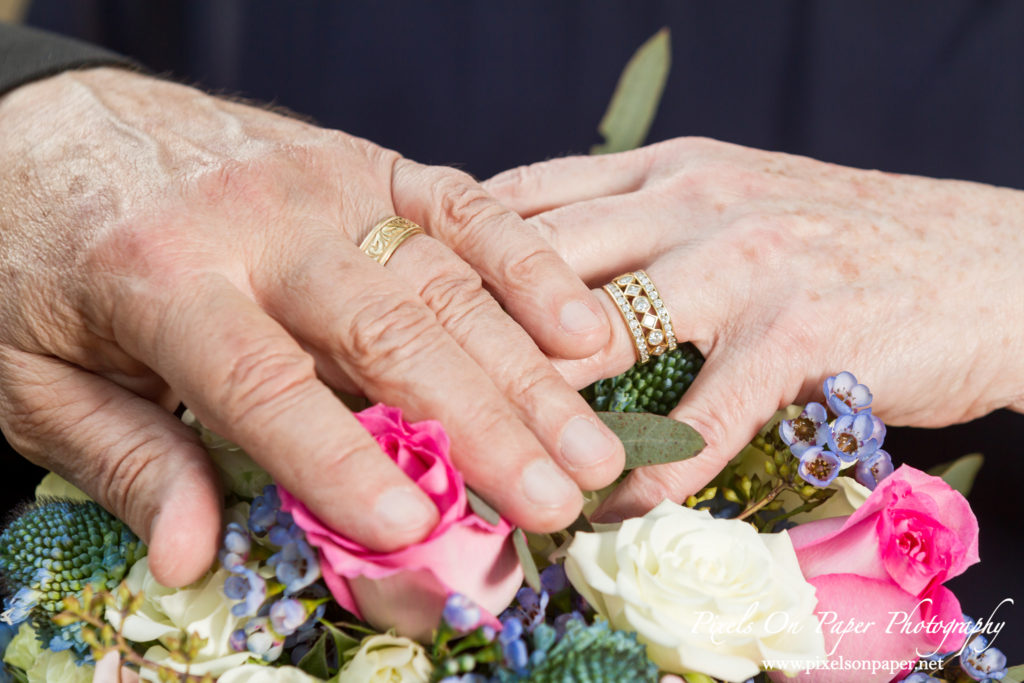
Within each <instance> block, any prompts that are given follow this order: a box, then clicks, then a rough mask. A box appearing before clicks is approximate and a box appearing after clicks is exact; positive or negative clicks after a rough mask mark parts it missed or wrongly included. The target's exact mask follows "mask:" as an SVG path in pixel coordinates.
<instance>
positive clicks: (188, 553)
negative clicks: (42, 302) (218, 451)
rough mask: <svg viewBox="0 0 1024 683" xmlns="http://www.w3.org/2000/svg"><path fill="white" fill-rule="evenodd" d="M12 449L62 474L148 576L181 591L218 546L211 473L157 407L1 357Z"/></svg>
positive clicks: (18, 354) (98, 383)
mask: <svg viewBox="0 0 1024 683" xmlns="http://www.w3.org/2000/svg"><path fill="white" fill-rule="evenodd" d="M0 402H2V404H3V405H2V408H3V410H2V411H0V420H2V421H3V424H2V427H3V431H4V433H5V434H6V435H7V437H8V440H9V441H10V442H11V445H12V446H14V448H15V449H16V450H17V451H18V452H19V453H21V454H23V455H24V456H25V457H27V458H28V459H29V460H31V461H32V462H34V463H36V464H38V465H41V466H42V467H46V468H47V469H50V470H52V471H54V472H56V473H57V474H59V475H61V476H62V477H64V478H65V479H67V480H68V481H70V482H72V483H74V484H75V485H76V486H78V487H79V488H81V489H82V490H83V491H85V492H86V493H87V494H89V496H91V497H92V498H93V499H94V500H95V501H96V502H97V503H99V504H100V505H102V506H103V507H104V508H106V509H107V510H109V511H110V512H111V513H112V514H114V515H115V516H117V517H118V518H120V519H122V520H124V521H125V522H126V523H127V524H128V526H130V527H131V529H132V530H133V531H134V532H135V533H136V534H137V535H138V536H139V537H140V538H141V539H142V540H143V541H144V542H145V543H147V544H148V545H149V564H150V568H151V570H152V572H153V575H154V577H155V578H156V579H157V580H158V581H159V582H160V583H162V584H164V585H168V586H183V585H186V584H189V583H191V582H192V581H194V580H196V579H197V578H199V577H200V576H202V574H203V573H204V572H205V571H206V570H207V569H208V568H209V567H210V565H211V564H212V562H213V559H214V557H215V555H216V552H217V546H218V542H219V538H220V501H221V494H220V492H219V485H218V478H217V473H216V471H215V470H214V469H213V466H212V464H211V463H210V460H209V458H208V456H207V455H206V452H205V451H204V450H203V448H202V447H201V446H200V445H199V441H198V439H197V437H196V436H195V434H194V433H193V432H192V430H191V429H189V428H188V427H187V426H185V425H184V424H182V423H181V422H180V421H179V420H177V419H176V418H175V417H174V416H173V415H172V414H170V413H168V412H167V411H165V410H164V409H162V408H161V407H159V406H158V405H156V404H154V403H151V402H150V401H147V400H145V399H143V398H141V397H139V396H137V395H136V394H133V393H131V392H129V391H127V390H126V389H123V388H122V387H120V386H118V385H116V384H114V383H113V382H111V381H109V380H107V379H105V378H103V377H100V376H98V375H94V374H92V373H89V372H86V371H84V370H81V369H79V368H77V367H75V366H72V365H69V364H67V363H64V362H63V361H60V360H56V359H53V358H48V357H44V356H38V355H35V354H30V353H26V352H23V351H18V350H15V349H11V348H9V347H8V348H3V349H2V350H0Z"/></svg>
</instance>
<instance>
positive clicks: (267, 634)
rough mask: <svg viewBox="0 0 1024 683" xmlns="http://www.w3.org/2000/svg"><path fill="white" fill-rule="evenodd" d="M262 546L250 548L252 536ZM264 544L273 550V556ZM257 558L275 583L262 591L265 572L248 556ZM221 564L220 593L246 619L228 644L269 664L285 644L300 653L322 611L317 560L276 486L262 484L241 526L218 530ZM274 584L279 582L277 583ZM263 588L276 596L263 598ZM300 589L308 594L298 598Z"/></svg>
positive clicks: (264, 591)
mask: <svg viewBox="0 0 1024 683" xmlns="http://www.w3.org/2000/svg"><path fill="white" fill-rule="evenodd" d="M256 538H261V539H263V544H264V545H259V546H256V547H255V548H254V546H253V540H254V539H256ZM267 546H269V547H270V548H274V547H276V548H277V551H276V552H274V553H273V554H270V555H269V557H268V553H270V550H268V549H267ZM256 556H258V558H259V559H260V560H261V562H260V564H261V565H262V566H263V567H267V568H270V569H272V570H273V572H274V578H273V579H270V581H272V582H276V583H275V584H274V585H273V586H271V588H272V589H273V590H269V591H268V585H267V584H268V579H267V578H264V576H265V575H267V574H269V572H265V571H264V572H263V573H262V574H261V572H260V571H259V569H260V567H256V568H254V567H253V566H252V563H251V562H250V560H251V559H252V558H253V557H256ZM219 557H220V562H221V565H222V566H223V567H224V568H225V569H227V570H228V571H229V572H231V576H229V577H228V578H227V580H226V581H225V582H224V594H225V595H226V596H227V597H228V598H230V599H231V600H237V601H239V602H237V603H236V604H235V605H233V606H232V607H231V613H232V614H233V615H234V616H236V617H251V618H250V619H249V621H248V622H246V625H245V626H244V627H243V628H240V629H238V630H237V631H235V632H234V633H232V634H231V646H232V647H233V648H234V649H235V650H237V651H239V652H242V651H245V650H248V651H249V652H251V653H253V654H254V655H256V656H258V657H260V658H262V659H263V660H264V661H267V662H272V661H275V660H276V659H277V658H278V657H280V656H281V653H282V652H283V651H284V649H285V648H292V649H293V654H294V651H301V650H302V648H295V647H293V646H296V645H301V644H303V643H306V642H307V641H310V640H312V638H313V637H315V635H316V634H315V632H314V627H315V626H316V624H317V622H318V621H319V619H320V618H321V617H322V616H323V613H324V603H325V602H326V600H325V599H324V597H325V596H326V590H325V589H323V587H322V586H318V585H314V582H315V581H316V580H317V579H319V578H320V563H319V562H318V560H317V557H316V554H315V553H314V552H313V549H312V548H311V547H310V545H309V543H308V542H307V541H306V537H305V534H304V533H303V531H302V529H300V528H299V527H298V526H297V525H296V524H295V522H294V520H293V518H292V516H291V515H290V514H289V513H287V512H283V511H282V510H281V499H280V497H279V496H278V494H277V487H276V486H273V485H269V486H266V487H264V489H263V494H262V495H259V496H257V497H256V498H255V499H254V500H253V502H252V505H251V506H250V507H249V519H248V520H247V524H246V526H243V525H241V524H238V523H236V522H232V523H231V524H228V526H227V529H226V531H225V533H224V541H223V543H222V544H221V549H220V553H219ZM277 584H280V585H277ZM268 592H269V593H270V594H272V595H278V594H280V597H279V598H277V599H275V600H270V601H267V595H268ZM300 593H310V594H311V595H308V596H306V597H305V598H303V599H299V598H298V597H297V596H298V595H299V594H300Z"/></svg>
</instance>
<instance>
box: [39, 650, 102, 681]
mask: <svg viewBox="0 0 1024 683" xmlns="http://www.w3.org/2000/svg"><path fill="white" fill-rule="evenodd" d="M94 670H95V667H93V665H92V664H80V663H79V662H78V661H77V660H76V659H75V656H74V655H73V654H71V651H70V650H61V651H60V652H54V651H53V650H43V651H42V652H40V653H39V658H38V659H36V661H35V663H34V664H33V665H32V667H31V668H30V669H29V670H28V671H26V672H25V674H26V675H27V677H28V683H51V682H52V681H60V682H61V683H91V681H92V674H93V671H94Z"/></svg>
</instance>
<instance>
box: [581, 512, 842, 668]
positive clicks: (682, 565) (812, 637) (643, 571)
mask: <svg viewBox="0 0 1024 683" xmlns="http://www.w3.org/2000/svg"><path fill="white" fill-rule="evenodd" d="M565 570H566V573H567V574H568V576H569V580H570V581H571V582H572V585H573V586H574V587H575V588H576V590H578V591H579V592H580V594H582V595H583V597H584V598H585V599H586V600H587V601H588V602H589V603H590V604H591V605H592V606H593V607H594V609H595V610H596V611H597V612H598V614H600V615H601V616H602V617H604V618H605V619H607V620H608V622H609V623H610V624H611V626H612V627H613V628H615V629H618V630H621V631H635V632H636V633H637V637H638V639H639V641H640V642H642V643H645V644H646V645H647V655H648V656H649V657H650V658H651V660H652V661H654V663H655V664H657V665H658V666H659V667H660V668H661V669H662V670H663V671H667V672H671V673H689V672H699V673H703V674H707V675H709V676H714V677H716V678H720V679H722V680H725V681H736V682H741V681H745V680H747V679H748V678H750V677H751V676H754V675H756V674H757V672H758V671H760V669H761V663H762V661H764V660H796V661H800V662H803V663H809V662H813V661H817V660H824V658H825V643H824V638H823V637H822V634H821V631H820V629H819V627H818V619H817V617H816V616H815V614H814V607H815V605H816V602H817V601H816V600H815V597H814V587H813V586H811V585H810V584H809V583H807V581H805V580H804V578H803V575H802V574H801V573H800V565H799V564H798V563H797V559H796V553H795V552H794V551H793V544H792V543H791V542H790V540H789V536H788V535H787V534H786V533H785V532H783V533H779V534H758V533H757V531H756V530H755V529H754V528H753V527H752V526H750V525H749V524H747V523H746V522H742V521H739V520H730V519H715V518H713V517H712V516H711V515H710V514H709V513H708V512H707V511H705V510H691V509H690V508H686V507H683V506H680V505H676V504H675V503H672V502H669V501H665V502H663V503H661V504H660V505H658V507H656V508H654V509H653V510H651V511H650V512H649V513H647V514H646V515H645V516H643V517H640V518H635V519H627V520H626V521H624V522H622V524H621V525H619V526H618V528H613V529H610V530H606V531H599V532H597V533H578V534H576V537H575V539H573V542H572V544H571V545H570V546H569V548H568V551H567V556H566V560H565Z"/></svg>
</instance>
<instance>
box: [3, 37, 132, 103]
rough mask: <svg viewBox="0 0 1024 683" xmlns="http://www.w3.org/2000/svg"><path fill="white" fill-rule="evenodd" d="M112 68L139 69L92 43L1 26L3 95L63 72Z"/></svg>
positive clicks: (130, 62) (123, 58) (126, 59)
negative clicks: (111, 66)
mask: <svg viewBox="0 0 1024 683" xmlns="http://www.w3.org/2000/svg"><path fill="white" fill-rule="evenodd" d="M108 64H113V65H121V66H129V67H133V66H135V65H134V64H133V63H132V61H131V60H130V59H128V58H126V57H122V56H121V55H118V54H115V53H113V52H108V51H107V50H104V49H102V48H99V47H96V46H94V45H89V44H88V43H83V42H80V41H77V40H72V39H71V38H65V37H63V36H58V35H54V34H52V33H46V32H44V31H38V30H36V29H31V28H26V27H24V26H13V25H11V24H5V23H2V22H0V95H2V94H3V93H5V92H7V91H8V90H13V89H14V88H16V87H18V86H19V85H24V84H25V83H28V82H30V81H34V80H38V79H40V78H45V77H47V76H52V75H54V74H57V73H60V72H61V71H66V70H68V69H80V68H83V67H90V66H102V65H108Z"/></svg>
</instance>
